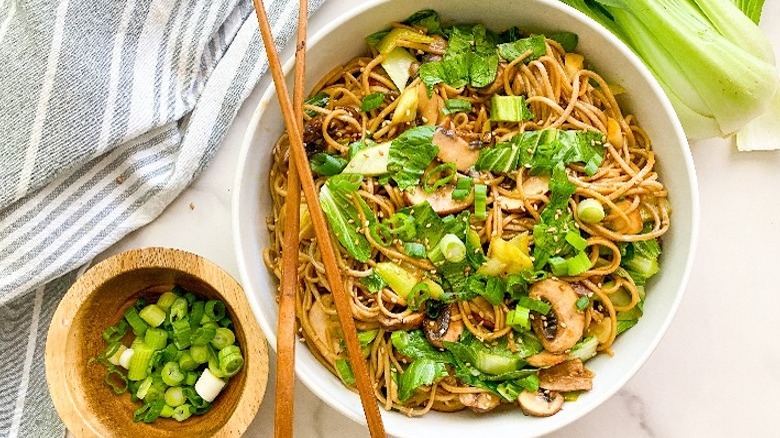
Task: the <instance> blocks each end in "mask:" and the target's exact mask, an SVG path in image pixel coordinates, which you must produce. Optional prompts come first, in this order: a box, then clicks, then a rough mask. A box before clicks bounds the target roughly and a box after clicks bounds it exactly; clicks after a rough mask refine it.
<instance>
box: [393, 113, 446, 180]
mask: <svg viewBox="0 0 780 438" xmlns="http://www.w3.org/2000/svg"><path fill="white" fill-rule="evenodd" d="M433 131H434V127H433V126H417V127H415V128H411V129H408V130H406V131H404V132H403V133H402V134H401V135H399V136H398V137H397V138H396V139H395V140H393V143H392V144H391V146H390V152H389V161H388V164H387V170H388V171H389V172H390V173H391V178H392V179H393V180H394V181H395V182H396V183H397V184H398V187H399V188H400V189H401V190H407V189H409V188H411V187H414V186H416V185H417V184H419V182H420V178H421V177H422V175H423V172H425V168H426V167H428V165H429V164H431V161H433V159H434V158H435V157H436V154H437V153H438V152H439V148H438V147H437V146H436V145H434V144H433V143H432V142H431V141H432V139H433Z"/></svg>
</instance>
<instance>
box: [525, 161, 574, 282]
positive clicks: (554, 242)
mask: <svg viewBox="0 0 780 438" xmlns="http://www.w3.org/2000/svg"><path fill="white" fill-rule="evenodd" d="M576 188H577V187H576V186H575V185H574V184H573V183H572V182H570V181H569V178H568V177H567V176H566V170H565V169H564V167H563V165H562V164H559V165H558V166H556V167H554V168H553V171H552V177H551V178H550V192H551V196H550V202H549V203H548V204H547V206H546V207H545V208H544V210H542V213H541V214H540V220H539V223H538V224H536V225H535V226H534V251H533V255H534V266H535V267H536V268H537V269H540V268H542V267H544V265H545V264H546V263H547V261H548V259H549V258H550V257H552V256H563V255H567V254H569V253H571V252H572V250H573V248H572V246H571V245H570V244H569V243H568V242H567V241H566V233H568V232H570V231H573V232H578V230H577V224H576V223H575V222H574V219H573V217H572V214H571V212H570V211H569V208H568V203H569V198H570V197H571V195H572V194H574V191H575V190H576Z"/></svg>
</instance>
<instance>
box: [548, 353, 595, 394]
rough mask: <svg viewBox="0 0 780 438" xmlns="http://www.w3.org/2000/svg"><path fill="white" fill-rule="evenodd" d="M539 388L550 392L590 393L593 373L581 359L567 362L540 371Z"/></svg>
mask: <svg viewBox="0 0 780 438" xmlns="http://www.w3.org/2000/svg"><path fill="white" fill-rule="evenodd" d="M539 387H540V388H544V389H547V390H550V391H560V392H569V391H590V390H591V389H592V388H593V372H591V371H590V370H589V369H587V368H585V367H584V366H583V365H582V361H581V360H579V359H572V360H567V361H566V362H563V363H560V364H558V365H555V366H554V367H550V368H546V369H543V370H539Z"/></svg>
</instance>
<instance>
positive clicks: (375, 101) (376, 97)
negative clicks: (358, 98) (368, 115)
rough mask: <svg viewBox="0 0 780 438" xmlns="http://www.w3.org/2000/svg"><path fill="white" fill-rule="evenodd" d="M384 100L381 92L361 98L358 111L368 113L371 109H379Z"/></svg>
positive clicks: (383, 94)
mask: <svg viewBox="0 0 780 438" xmlns="http://www.w3.org/2000/svg"><path fill="white" fill-rule="evenodd" d="M384 100H385V93H382V92H376V93H371V94H369V95H367V96H366V97H364V98H363V101H362V102H361V103H360V109H361V110H363V111H365V112H369V111H371V110H373V109H376V108H379V106H380V105H382V102H383V101H384Z"/></svg>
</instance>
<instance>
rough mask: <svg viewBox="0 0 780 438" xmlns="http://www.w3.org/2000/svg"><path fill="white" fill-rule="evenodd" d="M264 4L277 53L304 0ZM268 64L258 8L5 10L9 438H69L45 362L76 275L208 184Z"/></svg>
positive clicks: (1, 63) (2, 180)
mask: <svg viewBox="0 0 780 438" xmlns="http://www.w3.org/2000/svg"><path fill="white" fill-rule="evenodd" d="M323 1H324V0H313V1H312V2H310V10H311V11H313V10H314V9H316V8H317V7H318V6H319V5H320V4H321V3H322V2H323ZM266 7H267V9H268V15H269V18H270V20H271V25H272V29H273V31H274V36H275V37H276V41H277V45H279V46H281V45H283V44H284V43H285V42H286V41H288V40H289V38H290V36H291V35H292V34H293V33H294V30H295V21H296V17H297V8H298V2H297V1H295V0H267V1H266ZM266 67H267V63H266V59H265V55H264V50H263V47H262V42H261V40H260V38H259V34H258V32H257V22H256V20H255V18H254V11H253V8H252V2H251V1H250V0H121V1H118V0H0V354H2V356H1V357H0V402H1V403H0V436H17V435H19V436H35V437H49V436H58V435H61V434H62V430H63V429H62V425H61V424H60V423H59V420H58V419H57V416H56V413H55V412H54V411H53V408H52V405H51V400H50V399H49V396H48V393H47V391H46V387H45V376H44V374H43V365H42V360H43V347H44V345H45V333H46V328H47V327H48V324H49V321H50V319H51V316H52V313H53V311H54V309H55V307H56V305H57V303H58V301H59V298H60V297H61V296H62V294H64V292H65V291H66V290H67V288H68V286H69V285H70V284H71V283H72V282H73V280H74V278H75V274H74V273H73V272H72V271H73V270H74V269H76V268H78V267H79V266H83V265H85V264H86V263H88V262H89V260H91V259H92V257H94V256H95V255H96V254H98V253H100V252H101V251H102V250H104V249H105V248H107V247H108V246H110V245H111V244H113V243H114V242H116V241H117V240H119V239H120V238H122V237H123V236H125V235H126V234H128V233H129V232H131V231H133V230H134V229H136V228H139V227H141V226H143V225H144V224H146V223H148V222H150V221H151V220H153V219H154V218H155V217H157V216H158V215H159V214H160V213H161V212H162V210H163V209H164V208H165V207H166V206H167V205H168V204H169V203H170V202H171V201H172V200H173V199H174V198H175V197H176V196H177V195H178V194H179V193H181V191H182V190H183V189H184V188H185V187H187V185H189V184H190V183H191V182H192V180H193V179H194V178H195V177H197V176H198V174H200V172H201V171H202V170H203V168H204V167H205V166H207V165H208V163H209V162H210V161H211V158H212V157H213V156H214V154H215V153H216V151H217V149H218V147H219V144H220V142H221V141H222V139H223V137H224V135H225V133H226V131H227V129H228V127H229V126H230V123H231V122H232V120H233V118H234V116H235V114H236V112H237V111H238V109H239V107H240V105H241V103H242V102H243V101H244V99H245V98H246V96H247V95H248V94H249V92H250V91H251V90H252V88H253V87H254V85H255V84H256V83H257V80H258V78H259V77H260V75H261V74H263V72H264V71H265V70H266Z"/></svg>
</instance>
